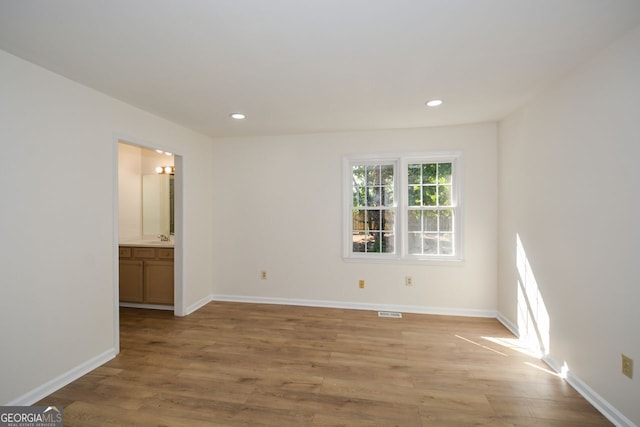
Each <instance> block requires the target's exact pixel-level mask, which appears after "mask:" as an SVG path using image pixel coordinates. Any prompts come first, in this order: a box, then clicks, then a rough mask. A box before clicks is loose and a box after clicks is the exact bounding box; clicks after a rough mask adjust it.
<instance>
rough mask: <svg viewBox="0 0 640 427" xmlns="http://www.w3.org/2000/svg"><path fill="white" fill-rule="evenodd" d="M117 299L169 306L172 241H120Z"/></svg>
mask: <svg viewBox="0 0 640 427" xmlns="http://www.w3.org/2000/svg"><path fill="white" fill-rule="evenodd" d="M119 246H120V250H119V252H120V277H119V284H120V285H119V287H120V302H123V303H137V304H149V305H151V304H153V305H173V271H174V270H173V265H174V262H173V243H172V242H160V241H157V240H156V241H131V242H126V243H120V245H119Z"/></svg>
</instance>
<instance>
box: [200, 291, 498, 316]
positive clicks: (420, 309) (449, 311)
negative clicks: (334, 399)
mask: <svg viewBox="0 0 640 427" xmlns="http://www.w3.org/2000/svg"><path fill="white" fill-rule="evenodd" d="M210 301H229V302H247V303H255V304H282V305H298V306H305V307H324V308H344V309H351V310H371V311H399V312H401V313H415V314H438V315H443V316H466V317H492V318H495V317H496V312H495V311H494V310H476V309H458V308H443V307H425V306H415V305H392V304H369V303H360V302H343V301H327V300H308V299H290V298H268V297H247V296H242V295H211V297H210Z"/></svg>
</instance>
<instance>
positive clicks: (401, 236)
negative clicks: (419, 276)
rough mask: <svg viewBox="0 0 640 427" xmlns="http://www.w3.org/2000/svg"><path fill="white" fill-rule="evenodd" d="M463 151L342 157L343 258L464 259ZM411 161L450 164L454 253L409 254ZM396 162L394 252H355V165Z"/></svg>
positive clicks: (435, 261)
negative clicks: (409, 170)
mask: <svg viewBox="0 0 640 427" xmlns="http://www.w3.org/2000/svg"><path fill="white" fill-rule="evenodd" d="M462 160H463V159H462V152H460V151H438V152H422V153H400V154H377V155H374V154H364V155H349V156H346V157H344V159H343V176H344V181H343V195H344V202H343V206H344V207H343V212H344V219H343V259H344V260H345V261H361V262H362V261H365V262H402V263H421V264H422V263H438V262H445V263H447V262H451V261H454V262H459V261H463V260H464V227H463V223H464V221H463V205H464V204H463V200H462V195H463V193H462V181H463V173H462V172H463V163H462ZM411 163H451V168H452V171H451V175H452V189H451V193H452V194H451V197H452V205H453V206H452V210H453V211H454V221H453V245H454V248H455V250H454V254H453V255H421V254H420V255H419V254H410V253H409V231H408V212H409V206H408V172H407V169H408V165H409V164H411ZM382 164H393V165H394V204H393V207H394V208H395V218H394V253H371V252H354V251H353V229H352V228H353V214H352V210H353V208H354V207H353V167H354V166H358V165H382Z"/></svg>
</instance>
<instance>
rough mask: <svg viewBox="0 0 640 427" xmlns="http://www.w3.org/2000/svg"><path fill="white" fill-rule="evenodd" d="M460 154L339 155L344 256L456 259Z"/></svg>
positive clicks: (458, 248) (458, 252)
mask: <svg viewBox="0 0 640 427" xmlns="http://www.w3.org/2000/svg"><path fill="white" fill-rule="evenodd" d="M460 164H461V155H460V153H431V154H421V155H407V156H383V157H371V156H357V157H356V156H354V157H349V158H347V159H345V172H344V173H345V189H344V191H345V205H346V206H347V208H346V212H345V258H353V259H369V260H415V261H428V260H460V259H462V239H461V234H462V233H461V226H460V218H461V206H460V182H459V181H460V177H459V175H460V173H459V169H460Z"/></svg>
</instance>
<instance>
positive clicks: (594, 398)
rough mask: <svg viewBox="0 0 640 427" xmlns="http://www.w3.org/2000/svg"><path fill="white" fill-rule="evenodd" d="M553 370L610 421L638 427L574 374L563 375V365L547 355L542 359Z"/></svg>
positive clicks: (620, 424)
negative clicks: (561, 375)
mask: <svg viewBox="0 0 640 427" xmlns="http://www.w3.org/2000/svg"><path fill="white" fill-rule="evenodd" d="M542 361H543V362H544V363H546V364H547V365H548V366H549V367H550V368H551V369H553V370H554V371H555V372H557V373H558V374H564V375H563V376H564V377H565V380H566V381H567V382H568V383H569V385H571V387H573V388H574V389H575V390H576V391H577V392H578V393H580V395H581V396H582V397H584V398H585V399H586V400H587V401H588V402H589V403H591V404H592V405H593V406H594V407H595V408H596V409H597V410H598V411H600V412H601V413H602V415H604V416H605V417H606V418H607V419H608V420H609V421H611V422H612V423H613V424H614V425H616V426H618V427H638V426H637V425H636V424H634V423H633V421H631V420H630V419H629V418H627V417H625V416H624V414H623V413H622V412H620V411H618V410H617V409H616V408H615V407H614V406H613V405H611V404H610V403H609V402H607V401H606V400H605V399H604V398H603V397H602V396H600V395H599V394H598V393H596V392H595V391H594V390H593V389H592V388H591V387H589V385H587V384H586V383H585V382H584V381H582V380H581V379H580V378H578V376H576V375H575V374H574V373H573V372H571V371H568V372H566V373H563V363H562V362H560V360H558V359H556V358H555V357H553V356H550V355H547V356H544V357H543V358H542Z"/></svg>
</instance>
